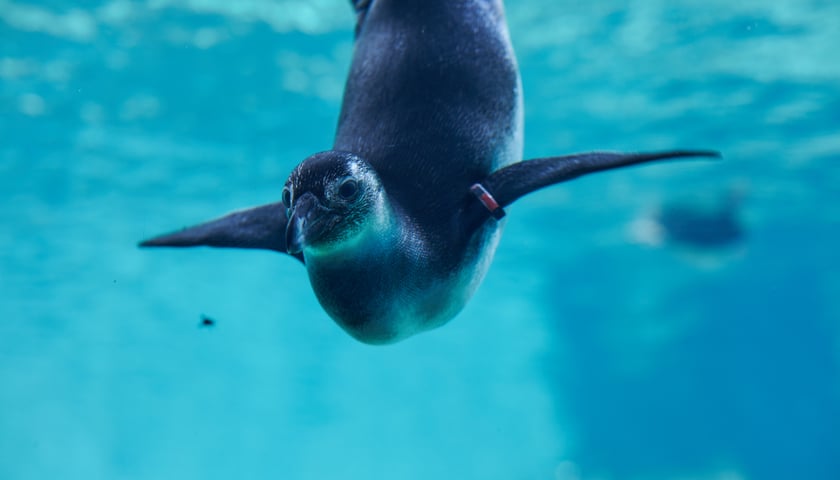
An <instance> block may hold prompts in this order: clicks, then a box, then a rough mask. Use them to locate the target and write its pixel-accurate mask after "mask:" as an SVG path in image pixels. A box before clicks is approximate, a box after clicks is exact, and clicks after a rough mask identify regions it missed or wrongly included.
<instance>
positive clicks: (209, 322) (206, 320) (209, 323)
mask: <svg viewBox="0 0 840 480" xmlns="http://www.w3.org/2000/svg"><path fill="white" fill-rule="evenodd" d="M214 325H216V321H215V320H213V319H212V318H210V317H208V316H207V315H202V316H201V322H200V323H199V324H198V326H199V327H202V328H210V327H213V326H214Z"/></svg>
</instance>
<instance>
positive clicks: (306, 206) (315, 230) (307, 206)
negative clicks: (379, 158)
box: [282, 151, 384, 255]
mask: <svg viewBox="0 0 840 480" xmlns="http://www.w3.org/2000/svg"><path fill="white" fill-rule="evenodd" d="M383 196H384V190H383V188H382V183H381V182H380V180H379V176H378V175H377V174H376V172H375V171H374V170H373V168H372V167H371V166H370V164H368V163H367V162H366V161H365V160H363V159H361V158H359V157H358V156H356V155H354V154H352V153H348V152H337V151H327V152H321V153H316V154H315V155H312V156H310V157H309V158H307V159H306V160H304V161H303V162H301V163H300V165H298V166H297V168H295V169H294V171H292V173H291V174H290V175H289V178H288V180H286V184H285V186H284V187H283V194H282V200H283V205H284V206H285V207H286V212H287V216H288V218H289V222H288V224H287V226H286V248H287V250H288V252H289V253H290V254H293V255H294V254H299V253H301V252H304V250H306V251H307V252H309V253H312V254H318V253H327V252H330V251H334V250H337V249H340V248H341V247H342V246H346V243H347V242H353V241H354V240H356V239H358V238H359V237H360V236H362V235H364V234H365V233H366V232H369V231H370V230H371V229H372V228H373V227H375V226H376V225H378V224H380V223H381V221H382V220H383V214H384V212H383Z"/></svg>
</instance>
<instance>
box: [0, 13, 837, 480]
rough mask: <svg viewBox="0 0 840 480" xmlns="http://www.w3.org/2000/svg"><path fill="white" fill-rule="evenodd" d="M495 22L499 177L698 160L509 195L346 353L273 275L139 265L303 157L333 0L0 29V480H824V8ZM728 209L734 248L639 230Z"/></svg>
mask: <svg viewBox="0 0 840 480" xmlns="http://www.w3.org/2000/svg"><path fill="white" fill-rule="evenodd" d="M507 12H508V19H509V23H510V29H511V35H512V39H513V42H514V46H515V48H516V50H517V53H518V57H519V61H520V65H521V69H522V77H523V83H524V88H525V99H526V100H525V103H526V148H525V156H526V158H531V157H538V156H547V155H551V154H560V153H569V152H573V151H583V150H591V149H620V150H655V149H666V148H678V147H685V148H714V149H718V150H720V151H722V152H724V154H725V157H726V159H725V161H723V162H717V163H707V162H689V163H671V164H664V165H655V166H647V167H642V168H635V169H627V170H622V171H616V172H610V173H604V174H599V175H597V176H592V177H587V178H584V179H581V180H577V181H575V182H572V183H568V184H564V185H561V186H556V187H553V188H550V189H547V190H544V191H541V192H539V193H537V194H534V195H531V196H529V197H526V198H524V199H522V200H521V201H519V202H517V204H515V205H514V206H512V207H511V208H509V220H508V225H507V229H506V232H505V236H504V237H503V239H502V243H501V246H500V248H499V251H498V253H497V256H496V260H495V262H494V264H493V267H492V268H491V270H490V273H489V275H488V277H487V279H486V281H485V282H484V284H483V285H482V287H481V288H480V289H479V291H478V293H477V295H476V296H475V298H474V299H473V301H472V302H471V303H470V304H469V305H468V306H467V308H466V309H465V310H464V311H463V312H462V313H461V314H460V315H459V316H458V317H457V318H456V319H455V320H453V321H452V322H451V323H450V324H448V325H447V326H445V327H443V328H440V329H438V330H435V331H433V332H429V333H425V334H422V335H420V336H417V337H414V338H411V339H409V340H407V341H405V342H402V343H399V344H396V345H392V346H386V347H371V346H366V345H362V344H359V343H357V342H356V341H354V340H353V339H352V338H350V337H349V336H347V335H346V334H345V333H344V332H342V331H341V329H339V328H338V327H337V326H335V325H334V324H333V322H332V321H331V320H330V319H329V318H328V317H327V316H326V314H325V313H324V312H323V311H322V309H321V308H320V306H319V305H318V303H317V301H316V300H315V298H314V295H313V294H312V292H311V290H310V287H309V285H308V282H307V281H306V276H305V272H304V270H303V269H302V268H301V266H300V265H299V264H298V263H297V262H296V261H295V260H293V259H290V258H288V257H285V256H282V255H277V254H272V253H269V252H247V251H220V250H206V249H194V250H181V251H167V250H160V251H142V250H139V249H137V248H136V243H137V241H139V240H141V239H143V238H147V237H149V236H151V235H154V234H157V233H161V232H163V231H167V230H171V229H175V228H178V227H181V226H184V225H188V224H192V223H195V222H197V221H201V220H205V219H208V218H211V217H214V216H217V215H219V214H222V213H225V212H227V211H229V210H232V209H236V208H240V207H243V206H249V205H255V204H260V203H266V202H269V201H276V199H278V198H279V194H280V188H281V186H282V184H283V182H284V180H285V177H286V175H287V174H288V172H289V171H290V170H291V169H292V168H293V167H294V165H296V164H297V163H298V162H299V161H300V160H302V159H303V158H305V157H306V156H307V155H308V154H310V153H313V152H315V151H320V150H324V149H327V148H329V146H330V145H331V139H332V135H333V133H334V128H335V123H336V118H337V114H338V109H339V102H340V97H341V92H342V88H343V82H344V77H345V75H346V72H347V69H348V64H349V58H350V54H351V52H352V28H353V20H354V18H353V15H352V12H351V10H350V8H349V6H348V5H347V4H346V2H345V1H344V0H286V1H280V0H277V1H272V2H270V1H263V0H248V1H245V0H242V1H238V2H226V1H223V0H206V1H199V0H144V1H136V2H132V1H128V0H108V1H84V2H69V1H66V0H63V1H44V2H24V1H21V0H15V1H9V0H0V198H2V201H0V478H2V479H42V478H62V479H72V478H84V479H168V478H171V479H216V478H219V479H222V478H225V479H227V478H283V479H304V478H305V479H309V478H325V479H326V478H369V479H379V478H381V479H394V478H400V479H427V478H444V479H449V478H451V479H455V478H458V479H471V478H475V479H500V480H501V479H505V480H510V479H557V480H611V479H675V478H676V479H704V480H746V479H750V480H752V479H756V480H759V479H793V478H801V479H834V480H836V479H838V478H840V433H838V432H840V345H838V342H840V276H838V268H840V261H839V259H840V255H839V254H838V248H837V245H838V244H840V243H839V241H840V201H838V200H840V82H838V79H840V61H838V54H837V45H840V30H838V29H837V22H838V20H840V4H837V2H829V1H807V2H803V1H794V0H778V1H773V2H767V1H754V0H741V1H739V2H732V1H722V0H706V1H703V2H700V1H692V0H682V1H671V2H662V1H654V0H647V1H638V2H620V1H615V0H606V1H597V2H568V1H558V0H530V1H527V2H526V1H524V0H518V1H517V0H510V1H508V2H507ZM731 189H737V190H738V191H740V192H743V196H744V200H743V202H742V203H741V207H740V210H739V215H740V217H741V219H742V221H743V224H744V227H745V229H746V230H747V234H746V237H745V239H744V240H743V241H742V242H740V243H738V244H736V245H731V246H729V247H727V248H723V249H718V250H704V251H696V250H691V249H688V248H685V247H679V246H676V245H672V244H669V243H667V242H664V243H663V242H662V241H661V239H659V238H657V236H656V235H654V234H653V233H655V232H652V231H651V221H650V218H651V216H652V212H655V211H656V210H657V209H658V208H659V207H660V206H661V205H663V204H666V203H668V202H670V201H674V200H675V199H680V198H686V197H690V198H696V199H698V200H697V202H698V204H701V203H702V202H703V201H707V200H705V199H707V198H708V197H712V198H714V197H719V196H721V195H725V194H726V193H725V192H727V191H729V190H731ZM202 314H206V315H209V316H211V317H212V318H214V319H216V321H217V325H216V326H215V327H214V328H212V329H202V328H199V327H198V323H199V318H200V315H202Z"/></svg>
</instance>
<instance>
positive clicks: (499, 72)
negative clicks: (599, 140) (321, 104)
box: [140, 0, 719, 344]
mask: <svg viewBox="0 0 840 480" xmlns="http://www.w3.org/2000/svg"><path fill="white" fill-rule="evenodd" d="M351 3H352V5H353V7H354V9H355V12H356V17H357V23H356V29H355V45H354V51H353V57H352V64H351V67H350V72H349V74H348V78H347V82H346V86H345V90H344V96H343V101H342V106H341V111H340V114H339V118H338V127H337V130H336V135H335V141H334V144H333V146H332V148H331V149H330V150H327V151H324V152H320V153H316V154H314V155H312V156H310V157H308V158H306V159H304V160H303V161H302V162H301V163H300V164H299V165H297V167H295V168H294V170H293V171H292V172H291V174H290V175H289V177H288V179H287V180H286V182H285V184H284V186H283V188H282V193H281V198H280V201H279V202H274V203H269V204H266V205H262V206H257V207H253V208H249V209H245V210H240V211H236V212H233V213H230V214H228V215H226V216H223V217H221V218H218V219H216V220H211V221H209V222H206V223H202V224H199V225H197V226H194V227H189V228H186V229H184V230H181V231H177V232H174V233H169V234H165V235H162V236H158V237H155V238H151V239H149V240H145V241H143V242H142V243H141V244H140V245H141V246H142V247H192V246H200V245H204V246H211V247H231V248H251V249H265V250H273V251H276V252H280V253H285V254H288V255H291V256H292V257H294V258H296V259H298V260H299V261H300V262H302V263H303V265H304V266H305V268H306V272H307V274H308V276H309V280H310V282H311V285H312V288H313V290H314V292H315V295H316V297H317V298H318V301H319V302H320V304H321V305H322V306H323V308H324V310H325V311H326V312H327V314H328V315H329V316H330V317H332V319H333V320H334V321H335V322H336V323H337V324H338V325H339V326H340V327H341V328H343V329H344V330H345V331H346V332H347V333H349V334H350V335H351V336H352V337H354V338H356V339H357V340H359V341H361V342H364V343H368V344H389V343H394V342H397V341H400V340H403V339H405V338H408V337H410V336H412V335H415V334H417V333H420V332H423V331H427V330H430V329H433V328H436V327H439V326H441V325H443V324H445V323H447V322H448V321H449V320H451V319H452V318H453V317H455V316H456V314H458V313H459V312H460V311H461V310H462V309H463V307H464V306H465V304H466V303H467V301H468V300H469V299H470V297H472V295H473V293H474V292H475V291H476V288H477V287H478V286H479V284H480V283H481V281H482V280H483V278H484V276H485V274H486V273H487V270H488V267H489V266H490V263H491V261H492V259H493V255H494V252H495V250H496V247H497V245H498V243H499V238H500V236H501V233H502V230H503V227H504V223H505V221H504V217H505V207H507V206H508V205H510V204H511V203H513V202H514V201H516V200H517V199H518V198H520V197H522V196H523V195H526V194H529V193H531V192H534V191H536V190H539V189H541V188H543V187H547V186H549V185H553V184H556V183H560V182H565V181H567V180H571V179H573V178H577V177H580V176H581V175H586V174H589V173H594V172H599V171H604V170H609V169H614V168H618V167H626V166H630V165H636V164H641V163H647V162H653V161H658V160H665V159H675V158H689V157H718V156H719V154H718V153H717V152H714V151H707V150H674V151H661V152H650V153H620V152H602V151H596V152H588V153H578V154H571V155H563V156H554V157H545V158H538V159H530V160H523V158H522V157H523V154H522V152H523V150H522V148H523V102H522V84H521V80H520V77H519V69H518V66H517V62H516V58H515V56H514V52H513V48H512V45H511V42H510V36H509V33H508V28H507V23H506V20H505V13H504V8H503V5H502V1H501V0H353V1H352V2H351Z"/></svg>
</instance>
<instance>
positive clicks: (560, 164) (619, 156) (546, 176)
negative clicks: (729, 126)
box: [480, 150, 721, 207]
mask: <svg viewBox="0 0 840 480" xmlns="http://www.w3.org/2000/svg"><path fill="white" fill-rule="evenodd" d="M693 157H708V158H720V157H721V155H720V153H718V152H715V151H711V150H671V151H664V152H647V153H619V152H588V153H576V154H572V155H564V156H561V157H547V158H537V159H533V160H525V161H522V162H518V163H514V164H512V165H508V166H506V167H504V168H502V169H499V170H496V171H495V172H493V173H492V174H490V175H489V176H488V177H487V178H486V179H485V180H484V181H483V182H481V184H480V186H481V187H483V188H484V190H485V191H486V192H487V193H488V194H489V195H491V196H492V197H491V198H492V199H494V200H495V202H496V203H498V206H499V207H505V206H507V205H510V204H511V203H513V202H514V201H515V200H516V199H518V198H520V197H522V196H524V195H526V194H528V193H531V192H533V191H535V190H539V189H540V188H543V187H547V186H549V185H554V184H555V183H561V182H565V181H567V180H572V179H574V178H577V177H580V176H582V175H586V174H588V173H594V172H601V171H604V170H610V169H613V168H619V167H627V166H630V165H637V164H640V163H647V162H653V161H656V160H666V159H676V158H693Z"/></svg>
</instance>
